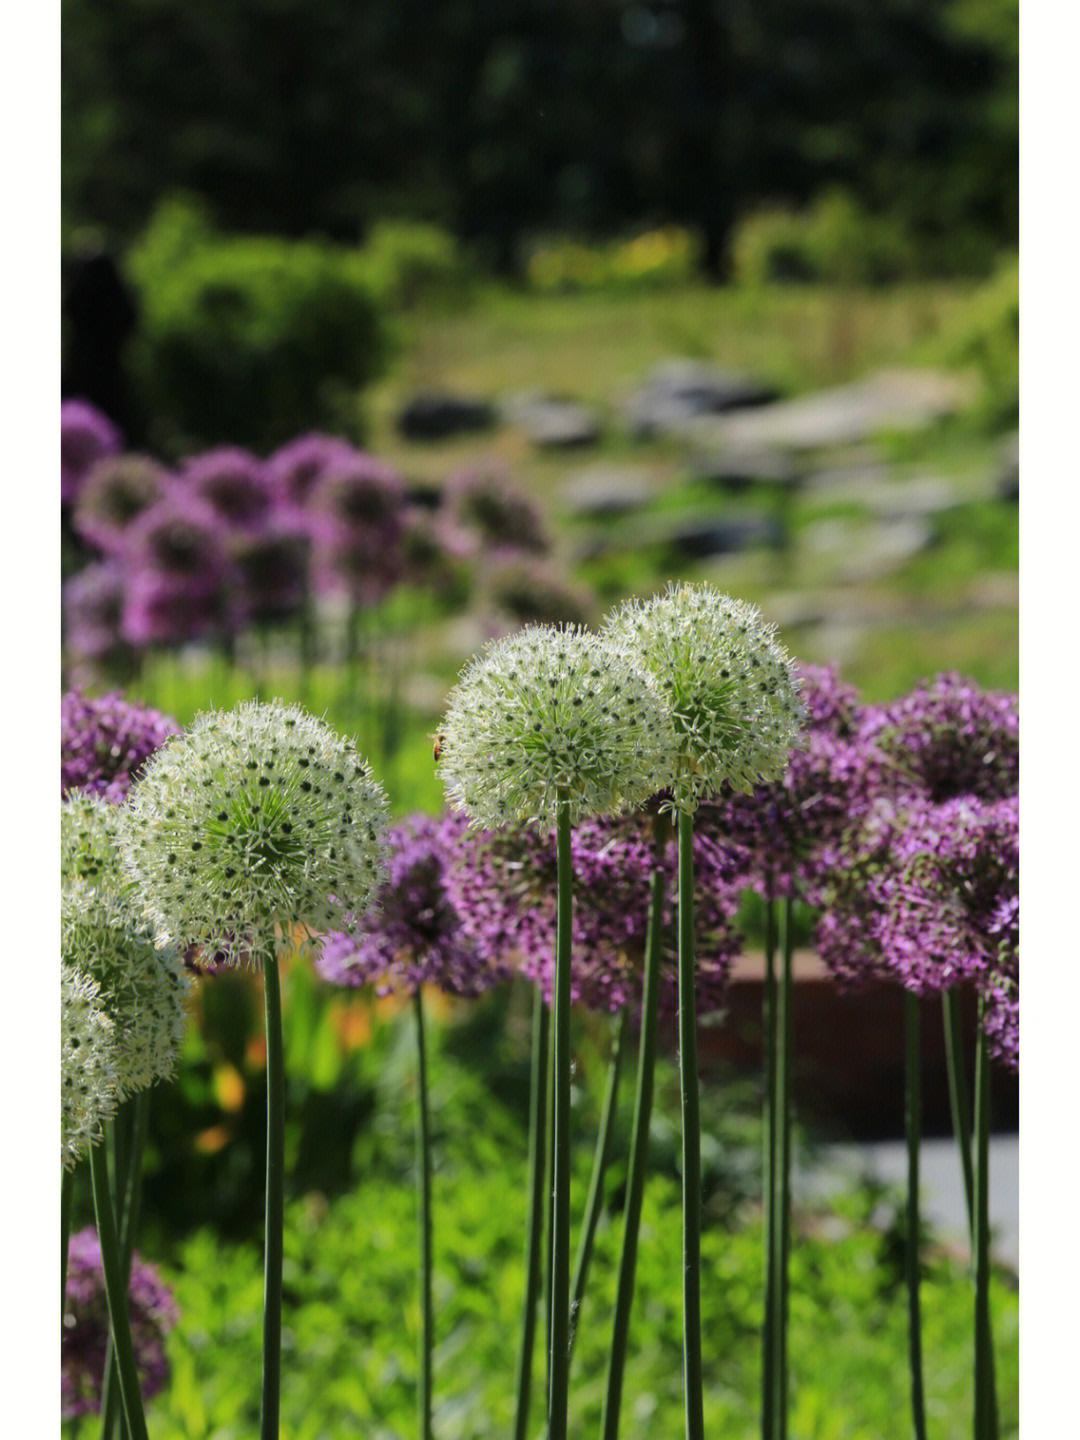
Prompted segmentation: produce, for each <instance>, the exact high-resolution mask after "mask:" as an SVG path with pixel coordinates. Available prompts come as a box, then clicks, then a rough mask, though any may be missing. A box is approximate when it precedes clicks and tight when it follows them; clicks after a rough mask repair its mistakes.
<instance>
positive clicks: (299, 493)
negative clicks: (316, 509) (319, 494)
mask: <svg viewBox="0 0 1080 1440" xmlns="http://www.w3.org/2000/svg"><path fill="white" fill-rule="evenodd" d="M356 455H357V451H356V450H355V449H354V448H353V447H352V445H350V444H349V442H348V441H347V440H342V439H341V438H340V437H338V436H336V435H318V434H312V435H301V436H299V437H298V438H297V439H295V440H290V441H289V443H288V444H287V445H282V446H281V448H280V449H279V450H275V451H274V453H273V454H272V455H271V456H270V458H269V459H268V460H267V461H266V475H267V478H268V480H269V482H270V488H271V491H272V492H273V495H274V502H275V505H276V506H277V507H278V509H279V510H280V511H281V512H283V513H286V514H298V515H302V514H303V513H304V511H305V510H306V508H307V503H308V499H309V498H310V495H311V491H312V490H313V489H314V487H315V485H316V483H317V482H318V480H319V478H320V477H321V476H322V475H323V473H324V472H325V471H327V470H330V469H333V468H336V467H342V466H346V465H348V464H350V463H351V462H352V461H353V460H355V458H356Z"/></svg>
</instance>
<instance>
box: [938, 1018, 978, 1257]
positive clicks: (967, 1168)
mask: <svg viewBox="0 0 1080 1440" xmlns="http://www.w3.org/2000/svg"><path fill="white" fill-rule="evenodd" d="M941 1012H942V1020H943V1022H944V1029H945V1063H946V1067H947V1069H948V1074H949V1107H950V1109H951V1110H952V1122H953V1134H954V1135H955V1136H956V1144H957V1147H958V1149H959V1151H960V1168H961V1170H962V1172H963V1176H964V1202H965V1204H966V1206H967V1217H968V1233H969V1235H971V1236H974V1234H975V1176H974V1170H973V1167H972V1162H971V1099H970V1096H969V1093H968V1083H967V1071H966V1069H965V1067H964V1050H963V1033H962V1030H961V1026H960V1002H959V999H958V997H957V994H956V991H955V990H943V991H942V992H941Z"/></svg>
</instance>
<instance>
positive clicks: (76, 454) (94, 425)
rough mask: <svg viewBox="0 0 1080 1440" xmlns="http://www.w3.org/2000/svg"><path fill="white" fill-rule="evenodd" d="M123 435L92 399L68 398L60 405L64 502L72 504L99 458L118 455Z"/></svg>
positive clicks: (121, 447)
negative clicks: (93, 403) (92, 402)
mask: <svg viewBox="0 0 1080 1440" xmlns="http://www.w3.org/2000/svg"><path fill="white" fill-rule="evenodd" d="M123 448H124V440H123V436H122V435H121V434H120V431H119V430H118V429H117V428H116V426H115V425H114V424H113V423H112V421H111V420H110V419H109V417H108V416H107V415H103V414H102V412H101V411H100V410H98V409H97V408H96V407H95V406H93V405H91V404H90V402H89V401H88V400H65V401H64V402H63V404H62V405H61V406H60V501H61V503H62V504H64V505H70V504H72V503H73V502H74V501H75V500H77V499H78V497H79V491H80V490H81V488H82V483H83V481H84V480H85V479H86V476H87V474H88V473H89V471H90V468H91V466H92V465H93V464H94V462H95V461H96V460H100V459H102V458H103V457H104V456H106V455H118V454H119V453H120V451H121V450H122V449H123Z"/></svg>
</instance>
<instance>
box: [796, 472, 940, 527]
mask: <svg viewBox="0 0 1080 1440" xmlns="http://www.w3.org/2000/svg"><path fill="white" fill-rule="evenodd" d="M809 491H810V494H811V495H812V497H813V499H814V501H815V502H816V503H818V504H821V505H846V504H853V505H861V506H863V507H864V508H865V509H867V510H869V511H870V512H871V513H872V514H874V515H876V516H877V517H878V518H879V519H882V520H890V519H905V518H907V517H909V516H920V515H936V514H938V513H939V512H940V511H942V510H947V509H949V507H950V506H952V505H955V504H956V503H957V498H958V497H957V496H956V494H955V491H954V487H953V485H952V484H950V482H949V481H947V480H942V479H940V478H938V477H936V476H932V475H922V476H914V477H910V478H904V477H900V476H897V474H896V472H895V470H893V469H891V468H890V467H889V466H887V465H869V466H867V465H855V466H850V467H842V468H838V469H833V470H820V471H818V472H816V473H815V474H814V475H812V476H811V477H810V480H809Z"/></svg>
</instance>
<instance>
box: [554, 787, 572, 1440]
mask: <svg viewBox="0 0 1080 1440" xmlns="http://www.w3.org/2000/svg"><path fill="white" fill-rule="evenodd" d="M556 836H557V839H556V855H557V866H558V925H557V931H556V942H555V997H554V998H555V1005H554V1011H555V1045H554V1061H555V1064H554V1071H555V1080H554V1093H555V1125H554V1163H553V1166H552V1170H553V1175H552V1182H553V1183H552V1192H553V1195H554V1207H555V1208H554V1213H553V1215H552V1246H551V1392H550V1402H549V1414H548V1436H549V1440H566V1435H567V1411H568V1404H569V1380H570V951H571V929H570V927H571V922H572V918H573V889H572V887H573V877H572V873H571V865H570V806H569V804H568V803H567V802H566V801H565V800H564V801H562V802H561V803H560V805H559V810H558V816H557V820H556Z"/></svg>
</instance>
